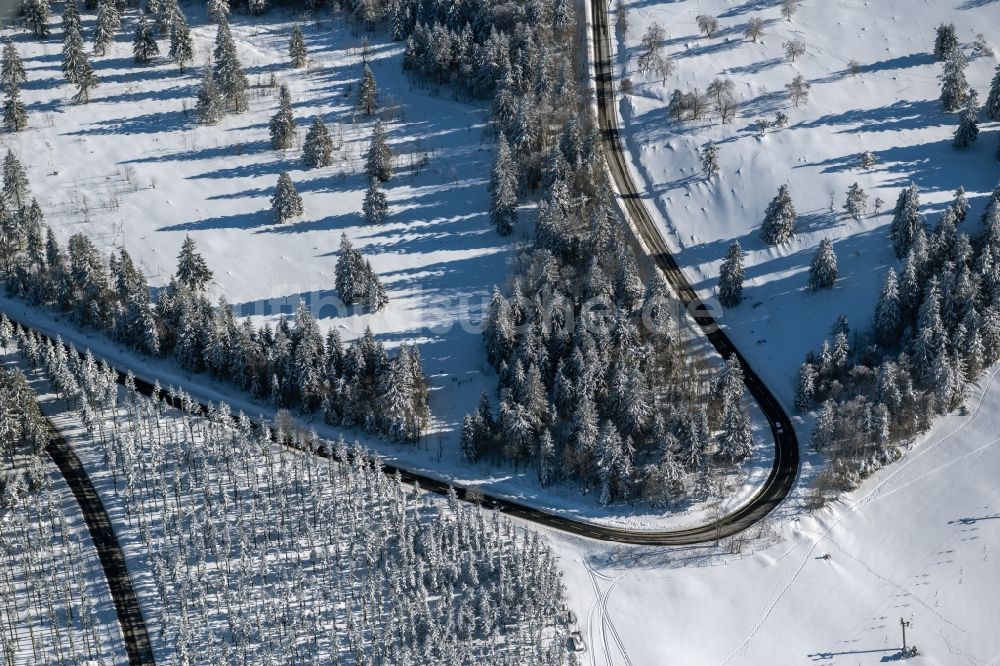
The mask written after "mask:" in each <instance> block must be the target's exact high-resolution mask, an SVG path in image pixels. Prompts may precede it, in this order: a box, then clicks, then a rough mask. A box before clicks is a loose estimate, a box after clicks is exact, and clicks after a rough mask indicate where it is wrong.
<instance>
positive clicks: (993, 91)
mask: <svg viewBox="0 0 1000 666" xmlns="http://www.w3.org/2000/svg"><path fill="white" fill-rule="evenodd" d="M4 80H6V77H4ZM983 110H984V111H985V112H986V117H987V118H988V119H989V120H992V121H994V122H996V121H1000V65H997V73H996V74H995V75H994V76H993V82H992V83H990V93H989V95H988V96H987V97H986V105H985V106H984V107H983Z"/></svg>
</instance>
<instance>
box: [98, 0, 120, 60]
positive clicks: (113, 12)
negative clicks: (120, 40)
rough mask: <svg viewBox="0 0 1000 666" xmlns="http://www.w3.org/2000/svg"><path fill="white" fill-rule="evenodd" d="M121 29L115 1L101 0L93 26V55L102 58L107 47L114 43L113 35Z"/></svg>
mask: <svg viewBox="0 0 1000 666" xmlns="http://www.w3.org/2000/svg"><path fill="white" fill-rule="evenodd" d="M120 27H121V16H120V15H119V13H118V3H117V0H101V3H100V4H99V5H98V6H97V20H96V22H95V25H94V55H97V56H103V55H105V54H106V53H107V50H108V46H109V45H111V44H113V43H114V41H115V33H116V32H118V28H120Z"/></svg>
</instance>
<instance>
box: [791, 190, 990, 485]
mask: <svg viewBox="0 0 1000 666" xmlns="http://www.w3.org/2000/svg"><path fill="white" fill-rule="evenodd" d="M919 199H920V197H919V192H918V191H917V189H916V187H915V186H911V187H910V188H907V189H905V190H903V191H902V192H901V193H900V194H899V198H898V200H897V203H896V207H895V210H894V212H893V220H892V227H891V234H892V239H893V241H894V245H895V250H896V253H897V256H899V257H900V258H901V259H902V260H903V265H902V270H901V271H897V270H895V269H890V270H889V272H888V274H887V275H886V279H885V284H884V286H883V287H882V292H881V295H880V297H879V302H878V306H877V307H876V310H875V316H874V321H873V326H872V328H871V330H869V331H866V332H863V333H859V332H856V333H853V334H852V333H851V332H850V331H849V330H848V327H847V323H846V320H844V319H843V318H842V319H841V320H839V321H838V323H837V325H836V326H835V327H834V329H833V332H832V338H831V340H829V341H827V342H825V343H824V344H823V347H822V349H821V350H820V351H819V352H818V353H812V354H810V355H809V357H808V358H807V359H806V362H805V363H804V364H803V365H802V367H801V368H800V371H799V379H798V388H797V392H796V407H797V408H798V409H800V410H810V409H814V408H815V409H817V410H818V411H817V420H816V426H815V429H814V431H813V436H812V441H813V445H814V446H815V447H816V448H817V449H818V450H820V451H823V452H824V453H826V454H828V455H829V456H830V457H831V458H832V460H833V466H832V470H831V471H830V472H829V473H828V478H827V481H829V482H831V483H833V484H834V485H836V486H841V487H851V486H853V485H856V484H857V483H858V482H859V481H860V479H862V478H863V477H865V476H867V475H868V474H870V473H871V472H872V471H874V470H875V469H878V468H879V467H880V466H882V465H884V464H886V463H887V462H891V461H892V460H895V459H896V458H897V457H898V456H899V455H900V447H901V446H902V445H903V444H904V443H905V442H906V441H907V440H909V439H911V438H912V437H914V436H916V435H917V434H919V433H921V432H924V431H925V430H927V429H928V428H929V427H930V425H931V418H932V417H933V415H934V414H941V413H946V412H948V411H951V410H953V409H956V408H957V407H959V406H960V405H962V403H963V402H964V400H965V397H966V393H967V390H968V388H967V386H968V383H969V382H971V381H973V380H975V379H976V378H977V377H978V376H979V375H980V373H982V371H983V370H984V369H985V368H986V367H988V366H990V365H991V364H993V363H995V362H996V361H997V360H998V359H1000V186H998V187H997V189H996V190H994V191H993V194H992V195H991V196H990V198H989V202H988V204H987V207H986V210H985V212H984V213H983V216H982V218H981V225H980V228H979V229H978V230H969V231H966V228H967V227H968V225H969V224H970V223H969V222H966V217H967V215H968V212H969V202H968V201H967V199H966V197H965V193H964V190H961V189H960V190H959V191H958V192H957V193H956V197H955V200H954V202H953V203H952V204H951V205H950V206H948V207H947V208H946V209H945V210H944V212H943V213H941V215H940V217H939V219H938V221H937V223H936V225H935V226H934V227H933V228H930V227H928V225H927V224H926V221H925V217H924V215H923V213H922V212H921V210H920V200H919Z"/></svg>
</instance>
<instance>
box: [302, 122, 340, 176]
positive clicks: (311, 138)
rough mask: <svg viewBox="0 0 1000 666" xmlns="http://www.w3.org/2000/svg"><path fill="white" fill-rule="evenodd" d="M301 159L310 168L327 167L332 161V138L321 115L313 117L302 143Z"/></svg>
mask: <svg viewBox="0 0 1000 666" xmlns="http://www.w3.org/2000/svg"><path fill="white" fill-rule="evenodd" d="M302 161H303V162H305V164H306V166H307V167H309V168H310V169H317V168H320V167H327V166H330V165H331V164H332V163H333V140H332V139H331V138H330V132H329V131H328V130H327V129H326V123H324V122H323V118H322V116H316V117H315V118H313V122H312V125H310V127H309V131H308V132H307V133H306V139H305V142H304V143H303V145H302Z"/></svg>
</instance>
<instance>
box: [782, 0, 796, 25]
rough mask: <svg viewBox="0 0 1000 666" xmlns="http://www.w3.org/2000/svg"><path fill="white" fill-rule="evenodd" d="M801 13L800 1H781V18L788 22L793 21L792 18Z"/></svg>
mask: <svg viewBox="0 0 1000 666" xmlns="http://www.w3.org/2000/svg"><path fill="white" fill-rule="evenodd" d="M797 11H799V2H798V0H782V1H781V18H783V19H785V20H786V21H791V20H792V17H794V16H795V12H797Z"/></svg>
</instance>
